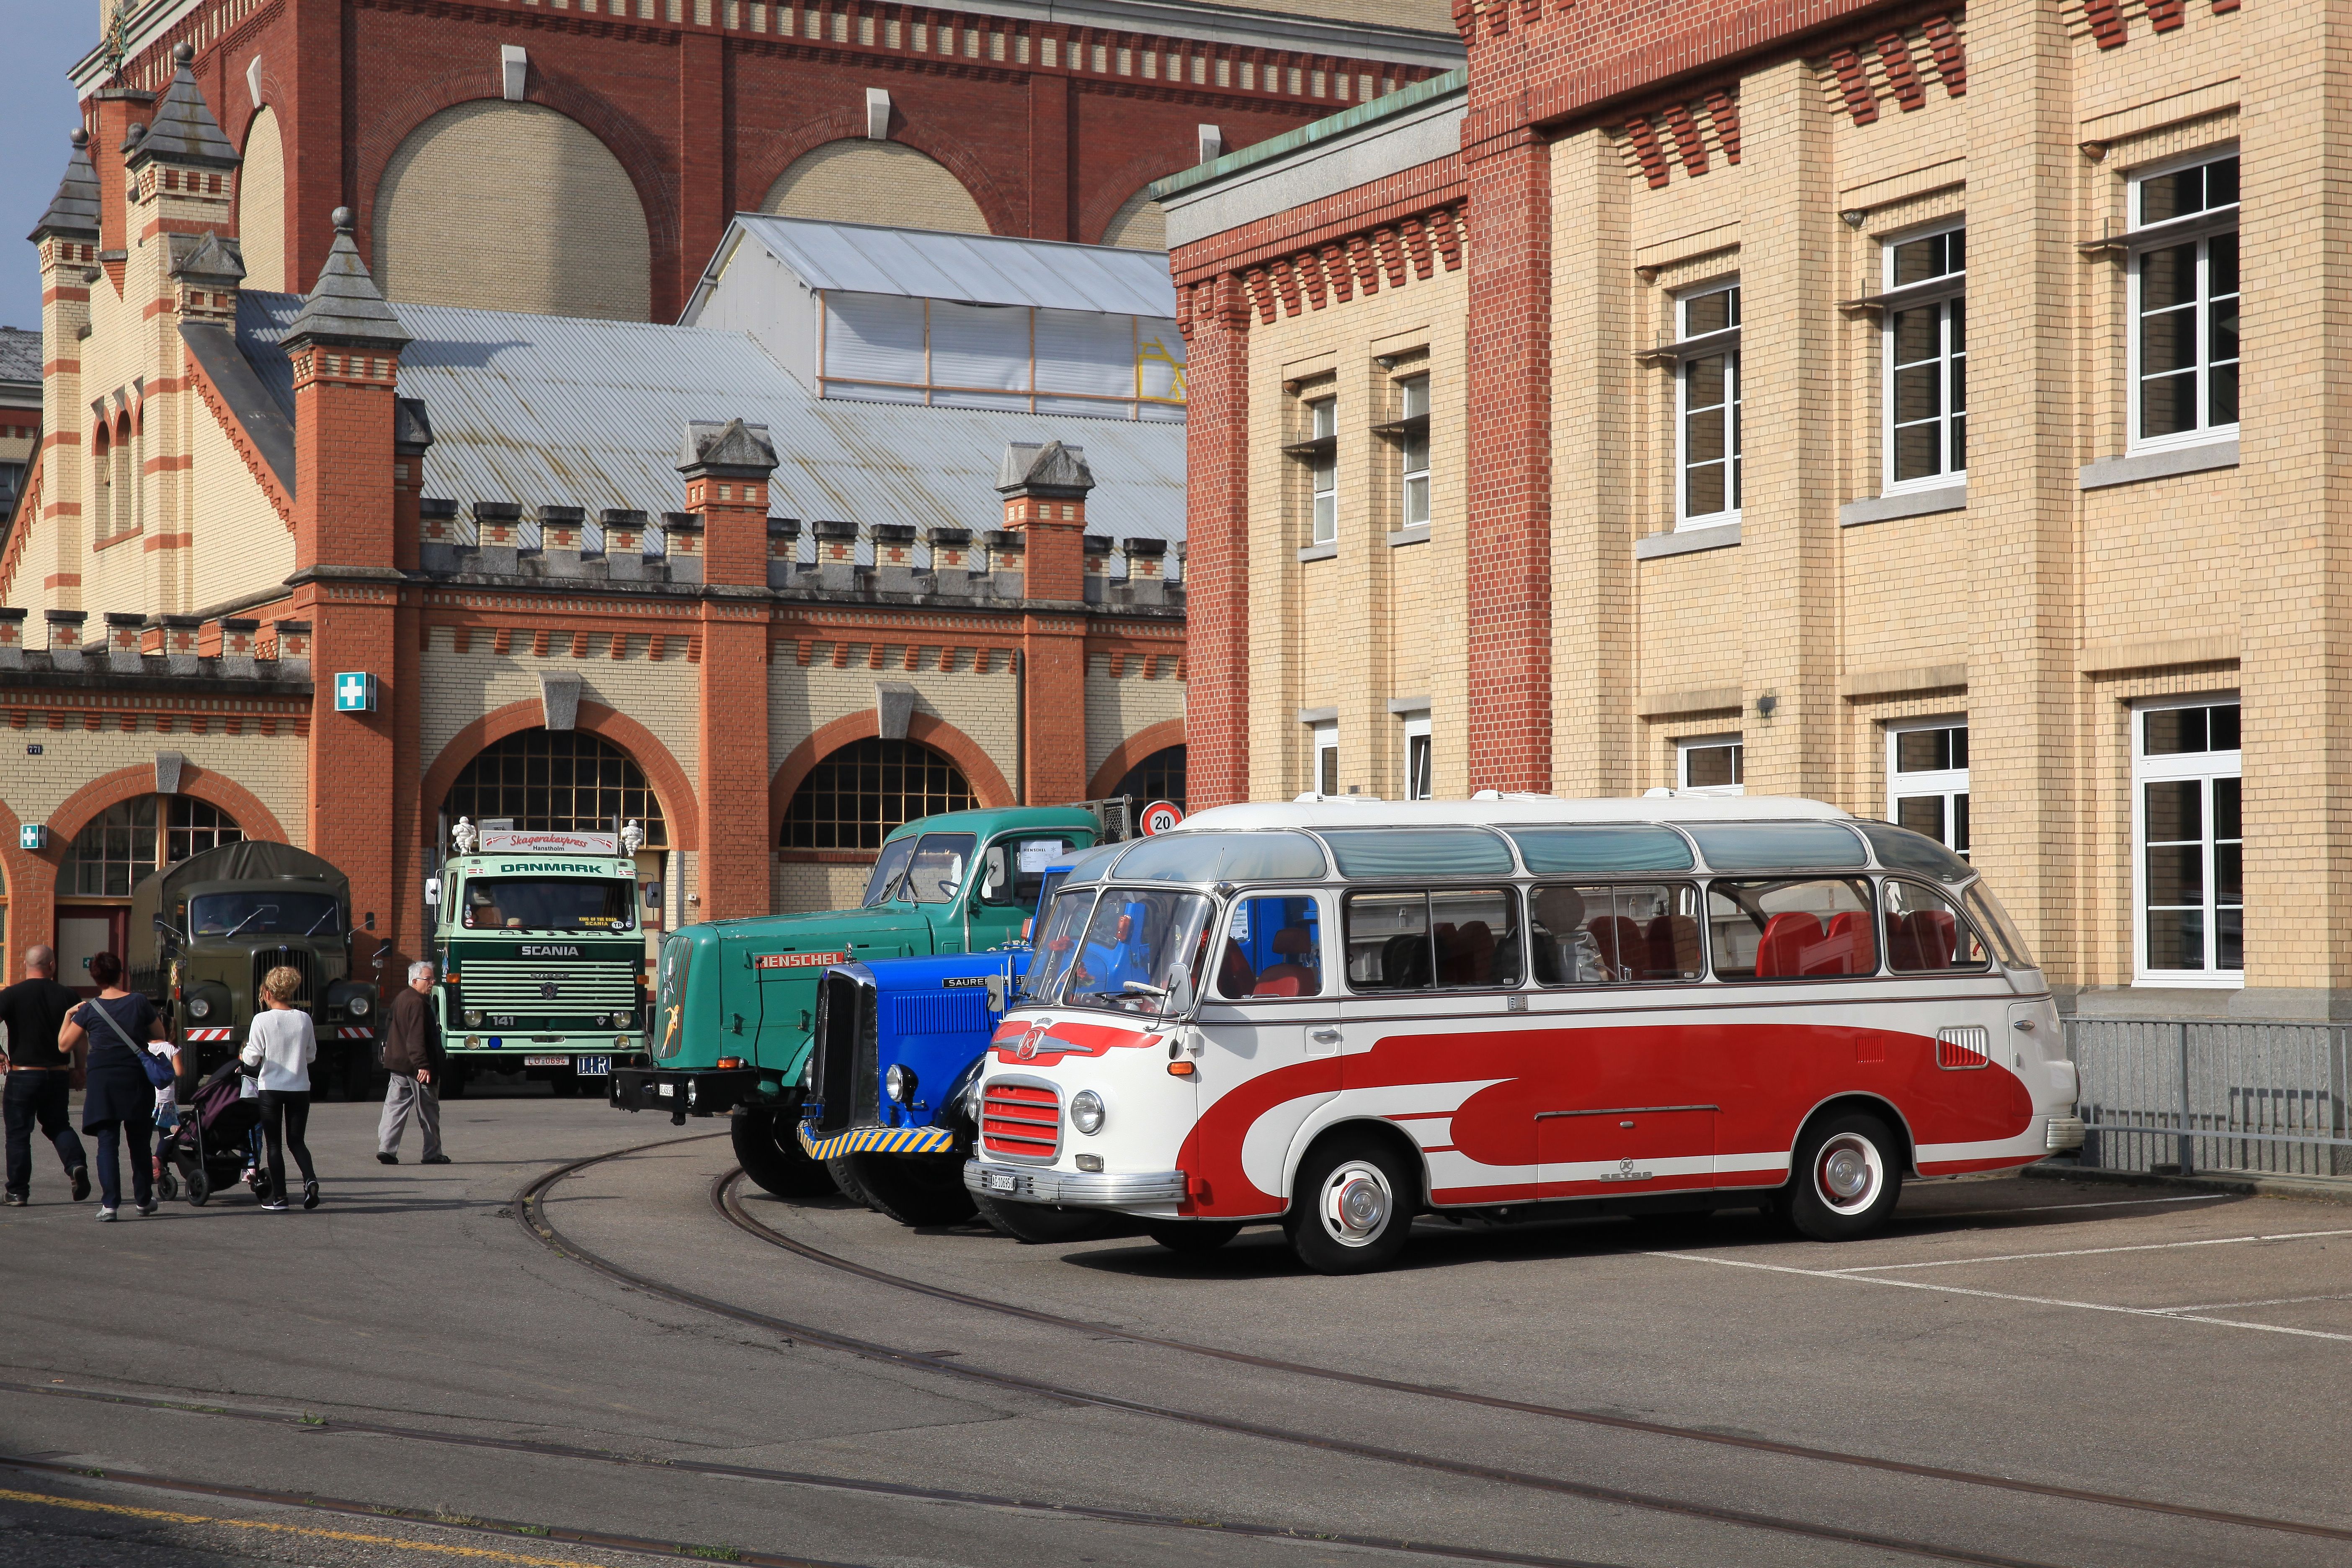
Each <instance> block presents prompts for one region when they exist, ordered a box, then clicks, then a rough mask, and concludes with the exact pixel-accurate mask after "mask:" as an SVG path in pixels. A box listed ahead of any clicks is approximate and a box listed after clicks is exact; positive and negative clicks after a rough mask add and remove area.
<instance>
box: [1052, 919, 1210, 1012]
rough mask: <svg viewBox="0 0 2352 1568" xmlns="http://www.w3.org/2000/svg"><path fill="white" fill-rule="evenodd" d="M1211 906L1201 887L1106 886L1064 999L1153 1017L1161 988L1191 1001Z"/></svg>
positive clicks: (1073, 965) (1073, 1003)
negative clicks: (1187, 890) (1197, 890)
mask: <svg viewBox="0 0 2352 1568" xmlns="http://www.w3.org/2000/svg"><path fill="white" fill-rule="evenodd" d="M1210 908H1211V905H1210V902H1209V900H1208V899H1207V898H1205V897H1204V896H1202V894H1199V893H1180V892H1176V891H1173V890H1172V889H1171V890H1162V889H1156V888H1155V889H1151V890H1150V891H1149V892H1145V891H1142V890H1140V889H1133V888H1111V889H1106V890H1105V892H1104V893H1103V895H1102V897H1101V898H1100V899H1098V900H1096V902H1095V908H1094V915H1093V918H1091V919H1090V920H1088V921H1087V932H1086V936H1085V938H1084V939H1083V940H1082V941H1080V942H1079V943H1078V944H1077V957H1076V961H1075V962H1073V963H1071V965H1070V969H1069V978H1068V980H1067V981H1066V983H1065V984H1064V991H1063V996H1062V1000H1063V1002H1064V1003H1065V1004H1066V1005H1070V1006H1073V1007H1108V1008H1111V1009H1113V1010H1114V1011H1117V1012H1122V1013H1142V1014H1146V1015H1150V1016H1154V1017H1156V1016H1159V1015H1160V1012H1161V1011H1162V1010H1163V1008H1164V1006H1165V1005H1166V1003H1165V1002H1164V1001H1163V994H1169V993H1174V994H1178V995H1180V996H1181V997H1183V998H1185V999H1189V997H1190V995H1191V994H1192V993H1193V992H1194V991H1196V990H1197V988H1198V985H1197V983H1198V980H1199V975H1200V968H1201V955H1202V952H1204V951H1205V949H1204V945H1203V938H1205V937H1206V935H1207V934H1208V929H1207V928H1208V924H1209V911H1210ZM1057 912H1058V910H1057ZM1048 1000H1051V998H1048Z"/></svg>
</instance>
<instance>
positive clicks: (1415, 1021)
mask: <svg viewBox="0 0 2352 1568" xmlns="http://www.w3.org/2000/svg"><path fill="white" fill-rule="evenodd" d="M1024 985H1025V989H1024V996H1023V999H1022V1002H1021V1005H1019V1006H1017V1007H1016V1008H1015V1009H1014V1010H1013V1012H1011V1013H1010V1014H1009V1015H1008V1016H1006V1018H1005V1020H1004V1022H1003V1026H1002V1027H1001V1028H1000V1029H999V1030H998V1032H997V1034H996V1036H995V1037H994V1040H993V1042H992V1047H991V1052H990V1056H989V1058H988V1060H987V1062H986V1066H985V1068H984V1073H983V1077H982V1081H981V1084H980V1086H979V1090H978V1093H979V1097H980V1101H981V1103H980V1105H979V1107H978V1110H979V1111H980V1125H981V1136H980V1146H979V1153H978V1156H977V1157H976V1158H974V1159H973V1160H972V1161H971V1163H969V1164H968V1165H967V1166H966V1167H965V1173H964V1179H965V1182H966V1184H967V1185H969V1186H970V1187H971V1189H972V1190H973V1191H974V1192H979V1193H984V1194H988V1195H990V1196H991V1197H992V1198H994V1199H996V1200H998V1201H1000V1202H1002V1201H1004V1200H1013V1201H1016V1202H1025V1203H1037V1204H1050V1205H1063V1206H1070V1207H1091V1208H1107V1209H1115V1210H1118V1211H1120V1212H1123V1213H1126V1214H1130V1215H1138V1216H1140V1217H1142V1218H1143V1219H1144V1220H1145V1221H1146V1222H1147V1223H1148V1225H1149V1226H1150V1232H1151V1234H1152V1235H1153V1236H1154V1237H1157V1238H1158V1239H1160V1241H1161V1242H1163V1243H1165V1244H1166V1245H1168V1246H1170V1247H1176V1248H1178V1249H1180V1250H1197V1249H1204V1248H1208V1247H1218V1246H1222V1245H1223V1243H1224V1242H1225V1241H1227V1240H1229V1239H1230V1238H1231V1237H1233V1235H1234V1233H1235V1232H1236V1231H1238V1230H1239V1229H1240V1228H1241V1226H1243V1225H1244V1224H1245V1223H1248V1222H1251V1221H1264V1220H1276V1219H1279V1220H1280V1221H1281V1222H1282V1224H1283V1226H1284V1227H1285V1229H1286V1231H1287V1233H1288V1236H1289V1238H1290V1242H1291V1245H1292V1247H1294V1248H1295V1249H1296V1250H1297V1254H1298V1256H1299V1258H1301V1259H1302V1260H1303V1261H1304V1262H1306V1263H1307V1265H1308V1266H1309V1267H1310V1268H1318V1269H1321V1270H1324V1271H1327V1272H1332V1273H1350V1272H1356V1271H1360V1270H1363V1269H1368V1268H1379V1267H1382V1266H1384V1265H1386V1264H1387V1263H1389V1262H1391V1261H1392V1260H1393V1259H1394V1258H1395V1257H1396V1256H1397V1254H1398V1252H1399V1251H1400V1250H1401V1249H1402V1247H1403V1245H1404V1241H1405V1236H1406V1231H1407V1228H1408V1227H1409V1226H1410V1225H1411V1223H1412V1217H1413V1215H1416V1214H1418V1213H1421V1212H1423V1211H1436V1212H1440V1213H1444V1212H1449V1211H1451V1212H1457V1213H1458V1212H1468V1213H1483V1214H1486V1215H1497V1216H1507V1217H1518V1216H1523V1215H1526V1214H1528V1211H1529V1207H1530V1205H1558V1209H1557V1210H1556V1211H1554V1212H1567V1211H1571V1210H1574V1209H1577V1208H1581V1209H1582V1210H1584V1211H1585V1212H1600V1213H1619V1214H1623V1213H1637V1214H1638V1213H1644V1212H1671V1211H1676V1210H1684V1211H1689V1210H1706V1209H1717V1208H1733V1207H1764V1208H1767V1209H1769V1210H1771V1211H1773V1212H1776V1213H1779V1214H1781V1215H1785V1216H1786V1217H1787V1218H1788V1220H1789V1221H1790V1223H1791V1224H1793V1225H1794V1226H1796V1227H1797V1228H1798V1229H1799V1230H1800V1231H1801V1232H1802V1233H1804V1234H1805V1235H1808V1236H1811V1237H1818V1238H1821V1239H1823V1240H1832V1239H1841V1238H1844V1237H1856V1236H1861V1235H1863V1234H1864V1233H1865V1232H1868V1231H1870V1230H1871V1229H1873V1228H1874V1227H1875V1226H1878V1225H1880V1224H1881V1223H1883V1222H1884V1221H1885V1218H1886V1216H1887V1215H1888V1214H1889V1212H1890V1211H1891V1210H1892V1209H1893V1208H1894V1205H1895V1197H1896V1194H1897V1193H1898V1192H1899V1191H1900V1189H1901V1186H1902V1184H1903V1181H1904V1179H1905V1178H1906V1176H1914V1175H1916V1176H1949V1175H1958V1174H1960V1173H1967V1172H1977V1171H1992V1170H2000V1169H2004V1168H2009V1167H2014V1166H2020V1165H2024V1164H2027V1163H2031V1162H2032V1161H2034V1160H2037V1159H2040V1158H2042V1156H2043V1155H2044V1154H2046V1153H2048V1152H2051V1151H2053V1150H2058V1149H2068V1148H2073V1147H2075V1146H2077V1145H2078V1144H2079V1143H2080V1142H2082V1135H2083V1134H2082V1123H2081V1122H2080V1121H2078V1120H2076V1118H2075V1116H2074V1094H2075V1081H2074V1068H2073V1065H2072V1064H2071V1063H2069V1062H2068V1061H2067V1060H2066V1059H2065V1056H2064V1049H2063V1040H2062V1038H2061V1036H2060V1031H2059V1024H2058V1014H2057V1011H2056V1009H2055V1007H2054V1006H2053V1003H2052V1000H2051V995H2050V991H2049V987H2048V986H2047V985H2046V984H2044V983H2043V980H2042V974H2041V973H2040V972H2039V971H2038V970H2037V969H2036V968H2035V967H2034V964H2033V960H2032V957H2031V956H2030V955H2029V954H2028V953H2027V952H2026V950H2025V946H2024V943H2023V942H2022V941H2021V939H2020V937H2019V936H2018V933H2017V931H2016V929H2015V927H2014V926H2013V925H2012V924H2011V921H2010V919H2009V917H2008V915H2007V914H2006V912H2005V911H2004V910H2002V909H2001V907H2000V903H1999V901H1998V900H1995V899H1994V898H1993V896H1992V894H1991V893H1990V891H1989V890H1988V889H1985V887H1984V886H1983V884H1982V882H1981V881H1980V880H1979V878H1978V876H1977V874H1976V871H1975V869H1974V868H1972V867H1970V866H1969V863H1968V862H1967V861H1965V860H1963V859H1961V858H1958V856H1956V855H1954V854H1953V853H1952V852H1951V851H1950V850H1948V849H1947V848H1945V847H1943V846H1942V845H1940V844H1937V843H1936V842H1935V841H1933V840H1932V839H1928V838H1925V837H1921V836H1919V835H1918V834H1916V833H1911V832H1907V831H1906V830H1904V829H1902V828H1899V827H1895V826H1889V825H1888V824H1885V823H1881V822H1864V821H1859V820H1856V819H1854V818H1853V817H1851V816H1847V815H1846V814H1845V813H1843V812H1842V811H1838V810H1836V809H1834V808H1833V807H1831V806H1826V805H1821V804H1819V803H1817V802H1813V801H1808V800H1794V799H1771V798H1762V797H1758V796H1753V795H1750V796H1747V797H1744V798H1743V797H1724V796H1697V795H1674V796H1650V797H1644V798H1641V799H1632V800H1589V801H1575V800H1556V799H1551V798H1549V797H1501V798H1496V797H1491V796H1490V797H1485V798H1480V799H1476V800H1472V801H1468V802H1450V803H1440V802H1433V801H1422V802H1412V803H1409V804H1396V803H1384V802H1379V801H1364V802H1358V801H1353V800H1344V801H1343V800H1316V799H1313V798H1311V797H1310V798H1308V799H1306V800H1302V801H1300V802H1298V803H1296V804H1292V805H1231V806H1223V807H1219V808H1217V809H1214V810H1211V811H1205V812H1202V814H1201V815H1200V816H1195V817H1192V818H1191V819H1190V820H1188V821H1186V822H1185V823H1184V824H1183V825H1182V826H1181V827H1180V828H1178V829H1176V830H1174V831H1171V832H1168V833H1163V834H1160V835H1159V836H1157V837H1151V838H1147V839H1143V840H1141V841H1139V842H1135V843H1129V844H1118V845H1110V846H1106V847H1103V848H1101V849H1099V850H1097V851H1094V852H1092V853H1090V854H1089V855H1087V856H1086V857H1085V858H1082V859H1081V861H1080V862H1079V864H1078V865H1077V867H1076V869H1075V870H1074V871H1073V872H1072V874H1071V876H1070V878H1069V879H1068V880H1067V881H1066V882H1065V883H1064V884H1063V885H1062V887H1061V889H1060V890H1059V891H1058V892H1057V893H1056V894H1055V898H1054V900H1053V902H1052V904H1051V906H1050V907H1049V908H1048V909H1047V910H1045V911H1044V913H1043V914H1042V916H1041V918H1040V921H1039V927H1038V940H1037V955H1036V958H1035V960H1034V963H1033V964H1032V966H1031V969H1030V973H1029V975H1028V977H1027V980H1026V982H1025V983H1024Z"/></svg>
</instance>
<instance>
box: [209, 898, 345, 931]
mask: <svg viewBox="0 0 2352 1568" xmlns="http://www.w3.org/2000/svg"><path fill="white" fill-rule="evenodd" d="M342 930H343V921H342V906H341V905H340V904H338V903H337V902H336V901H335V896H334V895H333V894H332V893H290V892H289V893H281V892H279V891H278V890H277V889H274V888H273V889H269V890H268V891H267V892H262V891H255V892H250V893H205V894H202V895H200V896H199V897H196V898H194V899H190V900H188V934H190V935H191V936H226V935H227V934H228V933H229V932H231V931H235V932H236V933H237V934H238V935H239V936H249V935H251V934H252V933H253V932H255V931H269V932H271V933H273V934H275V935H278V936H287V935H293V936H341V934H342Z"/></svg>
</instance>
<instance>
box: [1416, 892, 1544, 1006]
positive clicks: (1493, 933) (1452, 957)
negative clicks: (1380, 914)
mask: <svg viewBox="0 0 2352 1568" xmlns="http://www.w3.org/2000/svg"><path fill="white" fill-rule="evenodd" d="M1518 913H1519V900H1518V897H1517V895H1516V894H1515V893H1513V892H1512V890H1511V889H1508V888H1480V889H1475V890H1473V889H1446V890H1445V891H1444V892H1442V893H1432V894H1430V895H1429V918H1430V921H1431V934H1432V936H1433V938H1434V939H1435V945H1436V948H1437V984H1440V985H1441V986H1445V987H1448V988H1451V989H1483V988H1486V987H1491V986H1498V985H1517V984H1518V983H1519V978H1520V973H1521V966H1520V963H1519V920H1518Z"/></svg>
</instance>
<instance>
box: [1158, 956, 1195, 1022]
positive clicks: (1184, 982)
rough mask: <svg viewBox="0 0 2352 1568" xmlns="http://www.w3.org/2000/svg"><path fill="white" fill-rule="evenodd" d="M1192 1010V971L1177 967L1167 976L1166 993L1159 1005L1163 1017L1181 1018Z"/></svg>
mask: <svg viewBox="0 0 2352 1568" xmlns="http://www.w3.org/2000/svg"><path fill="white" fill-rule="evenodd" d="M1190 1012H1192V971H1190V970H1188V969H1185V968H1182V967H1181V966H1180V967H1178V968H1177V969H1176V970H1175V971H1174V972H1172V973H1171V974H1170V975H1169V976H1168V994H1167V996H1166V997H1165V998H1164V999H1163V1000H1162V1001H1161V1003H1160V1016H1161V1017H1163V1018H1181V1017H1183V1016H1185V1015H1186V1014H1188V1013H1190Z"/></svg>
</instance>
